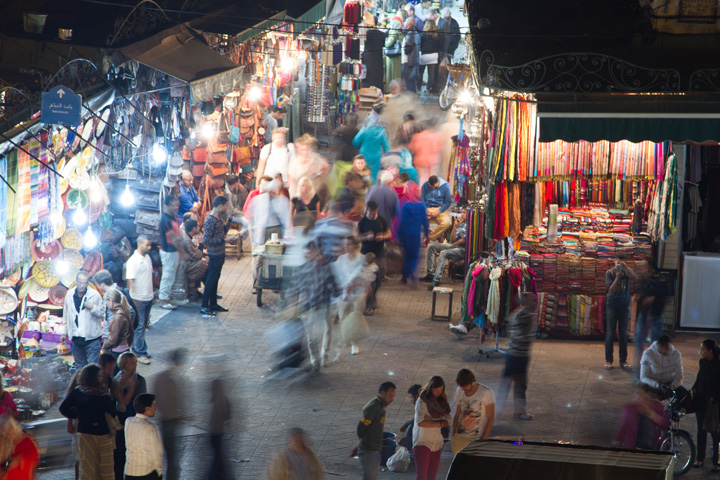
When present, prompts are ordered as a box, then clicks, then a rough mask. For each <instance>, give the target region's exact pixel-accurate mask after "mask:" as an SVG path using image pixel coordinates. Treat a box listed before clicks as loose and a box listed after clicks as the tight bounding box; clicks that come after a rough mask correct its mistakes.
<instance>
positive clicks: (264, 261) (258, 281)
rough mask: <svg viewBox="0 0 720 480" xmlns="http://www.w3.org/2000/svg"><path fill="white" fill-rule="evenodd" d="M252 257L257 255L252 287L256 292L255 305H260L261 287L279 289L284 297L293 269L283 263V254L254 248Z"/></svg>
mask: <svg viewBox="0 0 720 480" xmlns="http://www.w3.org/2000/svg"><path fill="white" fill-rule="evenodd" d="M252 256H253V257H258V258H259V262H258V265H257V271H256V272H255V273H256V275H255V282H254V283H253V287H254V288H255V291H256V292H257V306H258V307H262V291H263V289H267V290H274V291H279V292H280V295H281V296H282V297H283V298H284V295H283V293H284V291H285V290H286V289H287V288H288V286H289V280H290V278H291V277H292V273H293V271H294V270H295V269H294V268H292V267H289V266H287V265H283V263H284V262H283V260H284V258H285V256H284V255H283V254H282V253H266V252H265V251H263V250H254V251H253V253H252Z"/></svg>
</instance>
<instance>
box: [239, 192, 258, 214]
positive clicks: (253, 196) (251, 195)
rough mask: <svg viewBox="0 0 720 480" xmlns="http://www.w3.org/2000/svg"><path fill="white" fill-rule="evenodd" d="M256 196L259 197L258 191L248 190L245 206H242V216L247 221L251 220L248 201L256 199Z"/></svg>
mask: <svg viewBox="0 0 720 480" xmlns="http://www.w3.org/2000/svg"><path fill="white" fill-rule="evenodd" d="M258 195H260V190H258V189H257V188H256V189H255V190H250V193H248V196H247V198H246V199H245V206H243V214H244V215H245V218H247V219H248V220H252V218H251V217H250V203H251V202H250V200H252V199H253V198H255V197H257V196H258Z"/></svg>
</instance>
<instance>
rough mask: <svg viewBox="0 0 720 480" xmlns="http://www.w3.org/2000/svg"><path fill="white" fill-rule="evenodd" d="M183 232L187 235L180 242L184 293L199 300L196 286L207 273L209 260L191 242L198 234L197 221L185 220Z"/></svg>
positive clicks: (199, 296)
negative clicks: (184, 282)
mask: <svg viewBox="0 0 720 480" xmlns="http://www.w3.org/2000/svg"><path fill="white" fill-rule="evenodd" d="M183 230H185V233H186V234H187V235H185V236H183V240H182V247H183V251H182V253H183V261H182V268H183V272H185V281H186V282H187V285H186V286H185V289H186V290H185V291H186V292H188V296H190V297H193V298H195V299H199V298H202V296H201V295H200V293H199V292H198V286H199V284H200V279H201V278H203V276H204V275H205V272H206V271H207V268H208V264H209V263H208V262H209V261H210V260H209V258H208V257H207V256H205V255H203V253H202V250H200V249H199V248H198V247H197V245H195V242H193V238H195V237H196V236H197V234H198V233H199V232H200V226H199V225H198V221H197V220H195V219H193V218H190V219H188V220H185V223H184V224H183Z"/></svg>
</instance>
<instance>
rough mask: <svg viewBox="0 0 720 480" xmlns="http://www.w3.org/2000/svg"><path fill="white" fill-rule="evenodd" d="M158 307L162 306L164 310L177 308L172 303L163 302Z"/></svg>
mask: <svg viewBox="0 0 720 480" xmlns="http://www.w3.org/2000/svg"><path fill="white" fill-rule="evenodd" d="M160 308H164V309H165V310H177V307H176V306H175V305H173V304H172V303H165V304H163V305H161V306H160Z"/></svg>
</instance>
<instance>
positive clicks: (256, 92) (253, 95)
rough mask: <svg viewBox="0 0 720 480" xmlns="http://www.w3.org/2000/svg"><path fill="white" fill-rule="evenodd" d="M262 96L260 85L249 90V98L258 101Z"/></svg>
mask: <svg viewBox="0 0 720 480" xmlns="http://www.w3.org/2000/svg"><path fill="white" fill-rule="evenodd" d="M260 97H262V91H261V90H260V89H259V88H258V87H252V88H251V89H250V91H249V92H248V100H250V101H252V102H257V101H258V100H260Z"/></svg>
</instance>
